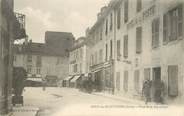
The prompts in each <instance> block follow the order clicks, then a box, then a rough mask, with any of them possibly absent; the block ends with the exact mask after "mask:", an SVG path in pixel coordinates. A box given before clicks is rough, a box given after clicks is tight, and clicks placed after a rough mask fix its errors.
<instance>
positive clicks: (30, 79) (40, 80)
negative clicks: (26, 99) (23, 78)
mask: <svg viewBox="0 0 184 116" xmlns="http://www.w3.org/2000/svg"><path fill="white" fill-rule="evenodd" d="M27 81H35V82H42V78H27Z"/></svg>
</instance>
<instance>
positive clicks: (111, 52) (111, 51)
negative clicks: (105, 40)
mask: <svg viewBox="0 0 184 116" xmlns="http://www.w3.org/2000/svg"><path fill="white" fill-rule="evenodd" d="M112 54H113V45H112V40H110V59H112Z"/></svg>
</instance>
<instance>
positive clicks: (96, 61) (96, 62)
mask: <svg viewBox="0 0 184 116" xmlns="http://www.w3.org/2000/svg"><path fill="white" fill-rule="evenodd" d="M95 64H98V52H97V51H96V52H95Z"/></svg>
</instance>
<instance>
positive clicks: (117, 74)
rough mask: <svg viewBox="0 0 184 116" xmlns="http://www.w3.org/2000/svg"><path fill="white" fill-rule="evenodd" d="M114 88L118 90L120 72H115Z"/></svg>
mask: <svg viewBox="0 0 184 116" xmlns="http://www.w3.org/2000/svg"><path fill="white" fill-rule="evenodd" d="M116 88H117V90H118V91H120V72H117V73H116Z"/></svg>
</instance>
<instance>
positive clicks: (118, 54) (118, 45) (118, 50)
mask: <svg viewBox="0 0 184 116" xmlns="http://www.w3.org/2000/svg"><path fill="white" fill-rule="evenodd" d="M120 49H121V41H120V40H117V59H119V58H120V57H121V51H120Z"/></svg>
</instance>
